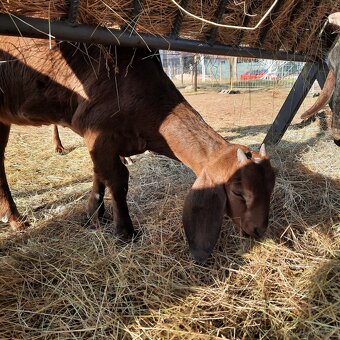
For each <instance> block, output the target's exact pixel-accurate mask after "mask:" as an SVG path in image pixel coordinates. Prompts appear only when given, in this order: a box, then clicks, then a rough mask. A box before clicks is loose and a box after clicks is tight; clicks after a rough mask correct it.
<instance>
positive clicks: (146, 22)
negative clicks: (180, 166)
mask: <svg viewBox="0 0 340 340" xmlns="http://www.w3.org/2000/svg"><path fill="white" fill-rule="evenodd" d="M219 2H220V1H219V0H205V1H193V0H189V1H188V2H187V6H186V9H187V10H188V11H189V12H190V13H192V14H194V15H196V16H198V17H200V18H204V19H206V20H209V21H212V22H216V15H217V9H218V6H219ZM272 3H273V0H264V1H260V0H252V1H250V0H248V1H241V2H235V1H227V2H226V4H225V11H224V14H223V16H222V20H221V23H222V24H227V25H236V26H247V27H253V26H255V25H256V23H257V22H258V21H259V20H260V19H261V17H262V16H263V15H264V14H265V12H266V11H267V10H268V8H270V6H271V5H272ZM133 6H134V1H133V0H129V1H123V0H106V1H102V0H94V1H85V0H81V1H80V5H79V11H78V17H77V21H78V22H79V23H85V24H93V25H101V26H107V27H112V28H123V29H126V28H134V29H135V30H136V31H137V32H139V33H149V34H155V35H162V36H165V37H166V36H168V35H170V34H171V33H172V32H173V29H174V25H175V22H176V18H177V17H178V15H179V13H180V12H179V9H178V7H177V6H176V5H175V4H174V3H172V2H171V1H160V0H143V1H140V6H141V10H140V11H139V12H138V13H137V12H135V11H134V8H133ZM68 7H69V2H68V1H66V0H51V1H42V0H34V1H29V0H23V1H21V0H20V1H19V0H0V12H9V13H12V14H15V15H19V14H20V15H27V16H33V17H39V18H46V19H50V20H57V19H60V18H63V17H67V13H68ZM338 10H339V4H338V0H321V1H304V0H284V1H281V2H279V3H278V4H277V5H276V7H275V8H274V9H273V11H272V12H271V13H270V15H269V17H268V18H267V19H266V20H265V21H264V23H263V24H262V27H260V28H258V29H256V30H254V31H245V30H237V29H230V28H219V29H218V32H217V36H216V41H217V42H221V43H225V44H228V45H243V46H250V47H262V48H266V49H268V50H271V51H277V50H283V51H291V52H292V51H293V52H294V51H295V52H303V53H305V54H307V55H310V56H321V55H322V53H323V50H324V49H325V46H323V41H322V39H321V38H320V37H319V36H318V34H319V32H320V30H321V28H322V26H323V23H324V21H325V19H326V18H327V16H328V15H329V14H330V13H333V12H335V11H338ZM213 27H214V26H213V25H210V24H208V23H204V22H202V21H199V20H197V19H195V18H193V17H191V16H189V15H187V14H184V15H183V22H182V25H181V28H180V30H179V32H178V35H179V37H182V38H189V39H196V40H202V41H209V39H210V32H211V29H212V28H213ZM267 31H268V32H267ZM263 36H265V39H262V38H261V37H263ZM311 42H312V43H311Z"/></svg>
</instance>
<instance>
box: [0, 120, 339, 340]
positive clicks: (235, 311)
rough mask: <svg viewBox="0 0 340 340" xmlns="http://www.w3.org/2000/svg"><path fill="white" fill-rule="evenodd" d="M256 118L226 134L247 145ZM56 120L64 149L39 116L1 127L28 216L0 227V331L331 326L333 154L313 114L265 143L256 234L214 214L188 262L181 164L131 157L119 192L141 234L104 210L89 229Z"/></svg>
mask: <svg viewBox="0 0 340 340" xmlns="http://www.w3.org/2000/svg"><path fill="white" fill-rule="evenodd" d="M265 130H266V128H264V127H263V126H258V127H257V126H253V127H252V128H251V127H249V126H244V127H242V126H241V127H238V128H233V129H229V131H228V129H226V130H225V133H224V135H226V136H229V137H230V138H232V139H233V141H237V142H241V143H245V144H248V145H256V146H258V144H259V143H260V142H261V141H262V139H263V136H264V133H265ZM61 132H62V140H63V142H64V144H65V146H67V147H70V146H71V152H70V153H69V154H67V155H65V156H63V157H60V156H58V155H54V154H53V152H52V147H51V143H50V134H49V130H48V129H47V128H41V129H37V128H34V129H33V128H32V129H27V128H15V129H14V131H13V132H12V135H11V140H10V144H9V147H8V151H7V159H8V161H7V165H8V169H9V170H8V174H9V180H10V182H11V186H12V188H13V195H14V196H15V197H16V201H17V203H18V205H19V208H20V210H21V211H24V210H25V208H27V207H28V209H27V210H26V214H27V215H28V216H29V218H30V219H31V221H33V226H32V227H31V228H30V229H29V230H28V231H27V232H26V233H24V234H14V233H12V232H10V231H9V230H8V229H7V227H1V229H0V334H1V338H6V339H23V338H24V339H56V338H61V339H66V338H67V339H69V338H76V339H87V338H94V339H100V338H114V339H118V338H119V339H159V338H166V339H217V338H221V337H224V338H228V339H241V338H242V339H254V338H262V339H273V338H279V339H280V338H313V339H337V338H338V336H339V327H340V271H339V269H340V257H339V246H340V224H339V220H340V219H339V214H340V195H339V189H340V184H339V180H340V178H339V173H340V171H339V170H340V159H339V157H336V156H335V155H336V153H337V152H338V150H337V148H336V146H335V145H334V144H333V142H332V141H331V140H329V138H328V136H327V134H325V133H324V132H322V131H320V129H319V126H318V125H317V124H316V123H313V124H311V125H310V126H308V127H306V128H305V129H304V130H295V129H294V128H292V129H290V130H289V131H288V132H287V134H286V135H285V138H284V140H283V141H282V143H281V144H280V145H279V146H278V148H277V149H276V151H274V150H272V153H274V154H273V163H274V165H275V166H276V167H277V168H278V169H279V173H278V178H277V184H276V188H275V192H274V196H273V199H272V211H271V216H270V223H271V229H270V230H269V231H268V233H267V239H265V240H263V241H262V242H255V241H251V240H249V239H245V238H243V237H241V236H240V233H239V230H238V229H237V228H235V227H234V226H232V224H231V223H230V221H229V220H227V219H225V221H224V224H223V231H222V235H221V237H220V241H219V243H218V246H217V247H216V249H215V251H214V254H213V257H212V259H211V260H210V261H209V263H208V266H207V267H201V266H197V265H195V264H194V263H193V261H192V260H191V258H190V256H189V252H188V248H187V245H186V243H185V241H184V233H183V230H182V225H181V212H182V205H183V199H184V197H185V194H186V192H187V190H188V189H189V188H190V185H191V183H192V182H193V180H194V176H193V174H192V173H191V171H189V170H188V169H187V168H185V167H184V166H183V165H181V164H179V163H177V162H174V161H171V160H168V159H166V158H164V157H161V156H155V155H151V154H150V155H147V156H141V157H140V159H139V160H138V161H137V162H136V163H134V164H133V165H132V166H130V168H129V169H130V174H131V181H130V192H129V199H128V202H129V206H130V212H131V215H132V219H133V221H134V224H135V226H136V228H137V229H138V230H140V231H143V233H142V236H141V237H140V239H139V240H137V241H136V242H135V243H133V244H127V245H119V244H117V243H116V240H115V238H114V236H113V235H112V231H111V228H112V225H111V223H110V222H109V221H108V223H107V225H102V226H101V227H100V228H99V229H96V228H95V226H94V224H93V222H92V221H88V220H87V219H86V218H85V217H84V213H83V212H84V206H85V204H86V198H87V193H88V190H89V187H90V182H91V171H90V169H91V164H90V160H89V158H88V156H87V151H86V148H85V147H84V146H83V144H82V142H81V141H80V139H79V138H78V137H76V136H75V135H74V134H73V133H71V132H69V131H67V130H62V131H61ZM18 152H20V153H19V155H20V156H18ZM15 155H16V157H15ZM106 203H107V206H108V205H109V201H108V198H107V199H106ZM34 218H36V220H34Z"/></svg>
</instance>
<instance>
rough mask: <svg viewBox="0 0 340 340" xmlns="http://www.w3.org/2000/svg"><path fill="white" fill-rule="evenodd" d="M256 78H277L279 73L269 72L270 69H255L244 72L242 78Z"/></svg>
mask: <svg viewBox="0 0 340 340" xmlns="http://www.w3.org/2000/svg"><path fill="white" fill-rule="evenodd" d="M254 79H267V80H277V75H276V74H273V73H268V70H266V69H262V70H253V71H247V72H245V73H242V74H241V76H240V80H254Z"/></svg>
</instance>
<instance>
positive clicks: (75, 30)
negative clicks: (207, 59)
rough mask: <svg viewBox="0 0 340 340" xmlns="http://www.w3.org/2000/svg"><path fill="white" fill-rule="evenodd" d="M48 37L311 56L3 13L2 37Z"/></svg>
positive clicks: (277, 57) (252, 54) (219, 52)
mask: <svg viewBox="0 0 340 340" xmlns="http://www.w3.org/2000/svg"><path fill="white" fill-rule="evenodd" d="M1 34H2V35H12V36H24V37H31V38H45V39H48V38H49V37H52V39H56V40H64V41H77V42H83V43H97V44H107V45H108V44H113V45H121V46H125V47H140V48H146V47H147V48H149V49H157V50H158V49H161V50H174V51H186V52H193V53H206V54H216V55H226V56H234V57H245V58H261V59H275V60H294V61H307V60H310V59H311V57H308V56H306V55H302V54H294V53H289V52H283V51H277V52H271V51H266V50H262V49H258V48H248V47H235V46H227V45H222V44H213V45H211V44H208V43H204V42H202V41H196V40H189V39H176V38H173V37H162V36H157V35H150V34H131V33H129V32H123V31H121V30H117V29H108V28H104V27H97V26H91V25H84V24H82V25H70V24H68V23H67V22H64V21H48V20H46V19H38V18H28V17H23V16H13V15H9V14H0V35H1Z"/></svg>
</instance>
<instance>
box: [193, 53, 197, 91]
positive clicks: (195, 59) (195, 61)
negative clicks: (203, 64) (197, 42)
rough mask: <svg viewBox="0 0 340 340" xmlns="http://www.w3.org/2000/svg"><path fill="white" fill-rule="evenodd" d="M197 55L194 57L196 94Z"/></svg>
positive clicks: (195, 88)
mask: <svg viewBox="0 0 340 340" xmlns="http://www.w3.org/2000/svg"><path fill="white" fill-rule="evenodd" d="M197 59H198V58H197V54H195V56H194V70H193V71H194V91H195V92H197Z"/></svg>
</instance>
